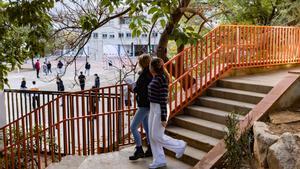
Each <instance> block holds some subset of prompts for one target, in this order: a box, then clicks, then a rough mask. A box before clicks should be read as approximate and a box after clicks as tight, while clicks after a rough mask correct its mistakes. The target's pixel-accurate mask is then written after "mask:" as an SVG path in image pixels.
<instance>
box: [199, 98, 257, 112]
mask: <svg viewBox="0 0 300 169" xmlns="http://www.w3.org/2000/svg"><path fill="white" fill-rule="evenodd" d="M195 104H196V105H200V106H205V107H210V108H215V109H219V110H223V111H227V112H236V113H238V114H241V115H245V114H247V113H248V112H249V111H250V110H252V109H253V108H254V106H255V104H251V103H245V102H241V101H235V100H229V99H222V98H218V97H210V96H202V97H199V98H198V99H196V102H195Z"/></svg>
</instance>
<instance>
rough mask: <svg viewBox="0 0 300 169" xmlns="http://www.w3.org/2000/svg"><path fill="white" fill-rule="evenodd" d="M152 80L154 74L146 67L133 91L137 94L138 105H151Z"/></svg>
mask: <svg viewBox="0 0 300 169" xmlns="http://www.w3.org/2000/svg"><path fill="white" fill-rule="evenodd" d="M151 80H152V75H151V73H150V71H149V68H145V69H144V70H143V71H142V73H141V75H140V76H139V78H138V80H137V81H136V86H135V88H134V89H133V91H134V92H135V93H136V94H137V97H136V100H137V104H138V107H150V102H149V99H148V85H149V83H150V82H151Z"/></svg>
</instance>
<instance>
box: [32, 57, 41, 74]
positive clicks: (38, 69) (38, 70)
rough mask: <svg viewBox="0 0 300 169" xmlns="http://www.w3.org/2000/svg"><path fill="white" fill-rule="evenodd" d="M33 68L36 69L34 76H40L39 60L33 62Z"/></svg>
mask: <svg viewBox="0 0 300 169" xmlns="http://www.w3.org/2000/svg"><path fill="white" fill-rule="evenodd" d="M34 68H35V71H36V77H37V78H40V69H41V64H40V61H39V60H37V61H36V62H35V64H34Z"/></svg>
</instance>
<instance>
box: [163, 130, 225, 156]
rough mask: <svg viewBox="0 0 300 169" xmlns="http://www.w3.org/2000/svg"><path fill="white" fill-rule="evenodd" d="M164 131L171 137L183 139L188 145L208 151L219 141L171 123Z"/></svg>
mask: <svg viewBox="0 0 300 169" xmlns="http://www.w3.org/2000/svg"><path fill="white" fill-rule="evenodd" d="M166 133H167V134H168V135H169V136H171V137H174V138H177V139H180V140H184V141H186V142H187V143H188V145H190V146H192V147H194V148H197V149H200V150H202V151H205V152H208V151H209V150H210V149H212V148H213V147H214V146H215V145H217V144H218V142H219V141H220V140H219V139H216V138H213V137H210V136H207V135H203V134H201V133H198V132H195V131H192V130H188V129H185V128H182V127H177V126H173V125H170V126H168V127H167V128H166Z"/></svg>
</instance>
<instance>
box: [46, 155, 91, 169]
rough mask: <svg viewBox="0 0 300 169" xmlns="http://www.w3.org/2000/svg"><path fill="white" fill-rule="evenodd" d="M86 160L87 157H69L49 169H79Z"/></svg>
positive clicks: (53, 164)
mask: <svg viewBox="0 0 300 169" xmlns="http://www.w3.org/2000/svg"><path fill="white" fill-rule="evenodd" d="M85 159H86V157H85V156H78V155H68V156H65V157H63V158H62V160H61V161H60V162H58V163H52V164H50V165H49V166H48V167H47V169H78V168H79V166H80V165H81V164H82V163H83V162H84V160H85Z"/></svg>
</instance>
